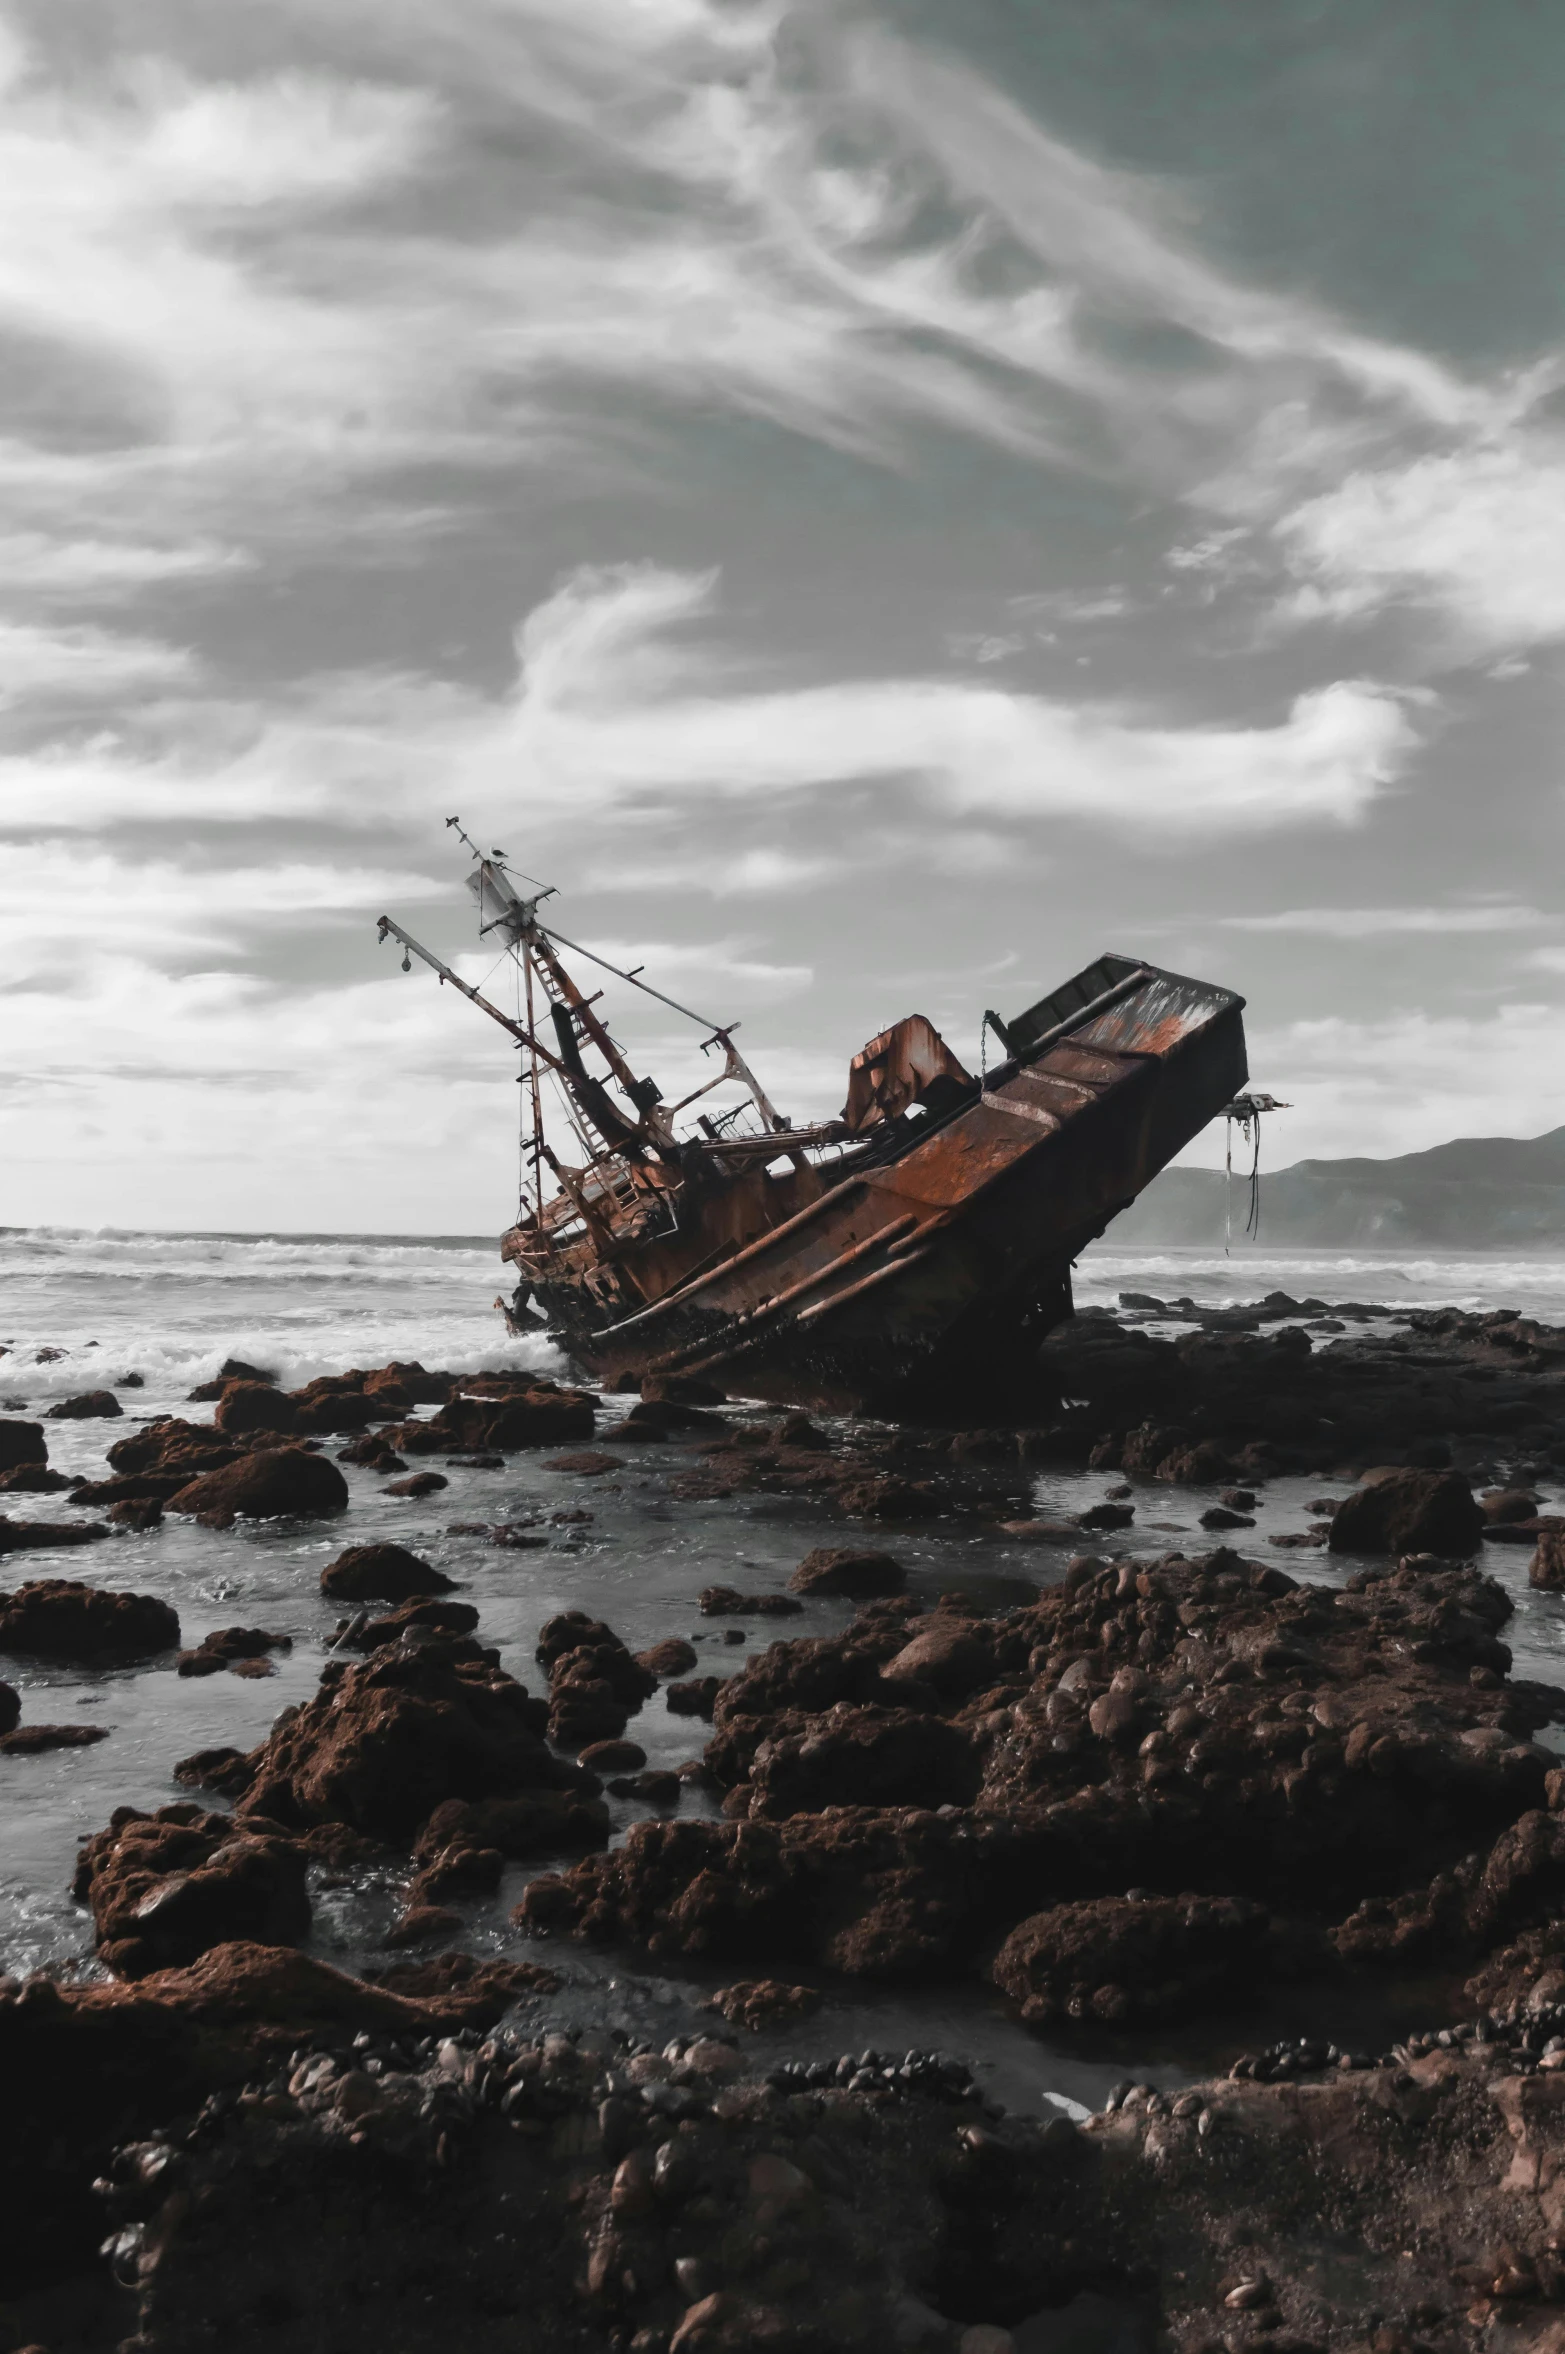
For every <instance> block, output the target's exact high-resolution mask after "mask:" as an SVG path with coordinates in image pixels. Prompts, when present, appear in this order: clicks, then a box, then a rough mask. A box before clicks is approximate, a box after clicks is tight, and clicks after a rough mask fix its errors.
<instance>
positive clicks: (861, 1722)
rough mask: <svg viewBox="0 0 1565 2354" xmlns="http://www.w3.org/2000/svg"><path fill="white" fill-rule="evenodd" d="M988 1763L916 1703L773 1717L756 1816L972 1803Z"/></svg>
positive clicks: (757, 1780)
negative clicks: (835, 1808) (816, 1715)
mask: <svg viewBox="0 0 1565 2354" xmlns="http://www.w3.org/2000/svg"><path fill="white" fill-rule="evenodd" d="M981 1773H982V1760H981V1757H980V1755H979V1753H978V1751H977V1750H976V1749H975V1748H974V1746H973V1744H972V1742H971V1741H970V1740H969V1739H968V1738H967V1736H966V1734H965V1733H963V1732H961V1731H960V1730H959V1729H958V1728H957V1727H956V1726H954V1725H951V1724H947V1723H946V1722H945V1721H944V1720H943V1719H942V1718H940V1717H935V1716H927V1715H922V1714H920V1713H919V1712H917V1711H916V1710H913V1709H909V1708H889V1709H887V1708H875V1707H861V1708H854V1707H851V1706H848V1705H846V1704H844V1703H839V1705H838V1706H837V1707H836V1708H834V1709H833V1710H832V1711H831V1713H830V1715H829V1716H828V1717H826V1718H825V1719H824V1720H822V1719H820V1718H808V1717H806V1718H803V1719H798V1720H793V1721H792V1722H790V1720H789V1718H787V1717H779V1718H777V1719H774V1720H773V1723H772V1727H771V1730H770V1731H769V1733H768V1736H767V1738H766V1740H765V1741H763V1742H762V1743H761V1744H760V1746H759V1748H758V1749H757V1751H756V1753H755V1756H754V1759H753V1761H752V1763H751V1766H750V1790H751V1799H750V1807H749V1812H750V1814H751V1816H752V1817H760V1816H763V1815H764V1816H770V1817H774V1818H775V1817H780V1816H783V1815H797V1814H806V1813H815V1812H817V1811H819V1810H820V1809H821V1808H823V1807H826V1806H834V1805H835V1806H915V1807H939V1806H965V1805H968V1804H970V1803H971V1801H972V1799H973V1798H974V1797H975V1796H976V1795H977V1791H978V1785H979V1781H980V1777H981Z"/></svg>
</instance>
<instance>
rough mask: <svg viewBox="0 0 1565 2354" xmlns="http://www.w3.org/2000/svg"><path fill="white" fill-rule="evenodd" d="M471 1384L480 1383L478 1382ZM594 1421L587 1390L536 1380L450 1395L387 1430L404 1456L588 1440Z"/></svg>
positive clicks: (458, 1452) (461, 1452) (537, 1445)
mask: <svg viewBox="0 0 1565 2354" xmlns="http://www.w3.org/2000/svg"><path fill="white" fill-rule="evenodd" d="M467 1386H469V1387H471V1388H477V1387H478V1382H477V1380H475V1381H474V1382H472V1383H471V1384H470V1385H467ZM593 1425H594V1414H593V1402H592V1399H591V1397H590V1396H589V1395H588V1394H587V1393H586V1392H585V1391H583V1390H562V1389H558V1388H556V1387H555V1385H554V1384H553V1383H552V1382H546V1381H543V1380H541V1379H538V1380H534V1381H532V1382H530V1383H529V1384H527V1385H526V1386H522V1387H517V1388H514V1389H512V1390H510V1391H508V1392H503V1393H502V1394H500V1395H495V1396H487V1397H475V1396H471V1395H463V1396H459V1397H453V1398H450V1399H448V1401H447V1402H446V1404H445V1405H443V1406H442V1407H441V1408H440V1411H439V1412H438V1413H437V1414H434V1415H432V1416H431V1417H430V1419H429V1420H428V1421H427V1422H402V1423H397V1424H395V1425H394V1426H393V1427H391V1428H390V1429H388V1430H387V1431H386V1432H385V1434H384V1435H385V1437H386V1438H387V1439H388V1440H389V1442H390V1443H391V1444H392V1445H393V1446H394V1447H396V1448H397V1449H398V1450H399V1451H400V1452H401V1453H402V1454H404V1455H452V1454H472V1453H475V1452H479V1451H488V1452H493V1451H495V1450H496V1449H498V1450H499V1452H501V1453H502V1454H504V1453H507V1452H509V1451H510V1450H511V1449H513V1448H517V1447H549V1446H560V1445H563V1444H566V1443H568V1442H569V1441H570V1440H572V1439H590V1438H591V1436H592V1433H593Z"/></svg>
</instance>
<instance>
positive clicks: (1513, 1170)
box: [1105, 1128, 1565, 1250]
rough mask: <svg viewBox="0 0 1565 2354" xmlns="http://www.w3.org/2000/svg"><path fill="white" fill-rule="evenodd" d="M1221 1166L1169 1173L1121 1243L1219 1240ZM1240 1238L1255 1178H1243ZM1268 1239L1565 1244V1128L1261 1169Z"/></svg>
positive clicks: (1137, 1211) (1119, 1235) (1438, 1246)
mask: <svg viewBox="0 0 1565 2354" xmlns="http://www.w3.org/2000/svg"><path fill="white" fill-rule="evenodd" d="M1225 1190H1226V1180H1225V1179H1224V1176H1223V1173H1222V1171H1221V1170H1220V1169H1165V1170H1164V1171H1163V1174H1162V1175H1161V1177H1155V1178H1154V1179H1153V1181H1152V1183H1151V1184H1150V1185H1149V1186H1148V1187H1147V1189H1146V1191H1145V1193H1143V1194H1142V1195H1141V1197H1140V1199H1139V1200H1138V1201H1135V1202H1133V1203H1132V1204H1131V1206H1130V1208H1129V1209H1128V1210H1125V1211H1123V1212H1122V1213H1121V1214H1120V1216H1119V1217H1117V1218H1116V1219H1115V1221H1114V1223H1113V1225H1112V1226H1111V1227H1110V1228H1109V1230H1108V1234H1107V1236H1106V1237H1105V1239H1106V1240H1107V1241H1108V1242H1110V1243H1122V1242H1135V1243H1150V1244H1152V1245H1154V1246H1156V1245H1158V1244H1173V1243H1196V1244H1202V1243H1214V1242H1217V1243H1220V1242H1221V1241H1222V1239H1223V1229H1224V1195H1225ZM1232 1199H1233V1232H1234V1238H1235V1240H1236V1241H1237V1240H1238V1239H1239V1238H1240V1237H1241V1236H1242V1235H1243V1233H1244V1227H1245V1220H1246V1218H1247V1217H1248V1215H1249V1207H1250V1186H1249V1179H1248V1177H1245V1178H1243V1179H1241V1178H1240V1177H1239V1175H1238V1174H1237V1171H1236V1173H1235V1176H1234V1179H1233V1197H1232ZM1260 1239H1261V1245H1262V1248H1263V1249H1264V1248H1265V1246H1266V1245H1267V1244H1268V1243H1300V1244H1304V1245H1306V1246H1310V1245H1317V1246H1319V1247H1321V1248H1323V1249H1335V1248H1337V1247H1339V1246H1341V1247H1344V1248H1346V1247H1353V1246H1358V1247H1360V1248H1363V1247H1372V1248H1373V1247H1379V1248H1381V1249H1394V1248H1397V1247H1399V1246H1402V1245H1407V1246H1410V1247H1411V1248H1414V1249H1424V1250H1546V1249H1549V1248H1551V1247H1558V1248H1565V1128H1553V1129H1551V1130H1550V1131H1549V1133H1548V1135H1547V1136H1459V1137H1457V1138H1455V1139H1454V1140H1453V1141H1452V1142H1451V1143H1450V1144H1437V1145H1434V1146H1432V1147H1431V1148H1430V1150H1429V1151H1428V1152H1410V1153H1403V1154H1401V1155H1400V1156H1399V1158H1397V1159H1396V1160H1391V1161H1370V1160H1362V1161H1296V1162H1295V1163H1294V1165H1293V1167H1292V1168H1291V1169H1279V1170H1278V1171H1277V1172H1276V1173H1275V1175H1271V1176H1268V1175H1267V1174H1266V1172H1265V1169H1264V1168H1263V1169H1262V1173H1261V1237H1260Z"/></svg>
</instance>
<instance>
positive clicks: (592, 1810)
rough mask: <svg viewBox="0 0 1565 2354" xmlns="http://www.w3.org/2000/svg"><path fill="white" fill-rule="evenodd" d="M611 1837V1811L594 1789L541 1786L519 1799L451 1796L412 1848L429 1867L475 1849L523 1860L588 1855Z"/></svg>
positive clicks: (429, 1821)
mask: <svg viewBox="0 0 1565 2354" xmlns="http://www.w3.org/2000/svg"><path fill="white" fill-rule="evenodd" d="M608 1838H609V1810H608V1808H607V1807H606V1806H605V1805H604V1804H603V1801H602V1800H601V1798H599V1797H597V1796H596V1795H595V1794H594V1793H593V1792H592V1791H591V1790H590V1789H587V1788H575V1789H565V1790H548V1789H538V1790H528V1791H525V1792H524V1793H523V1794H522V1795H521V1796H519V1797H516V1798H483V1799H456V1798H452V1799H447V1800H446V1802H445V1804H444V1805H443V1806H437V1807H436V1808H435V1810H434V1812H433V1814H432V1815H431V1816H430V1817H429V1819H428V1821H427V1822H426V1823H425V1825H424V1827H423V1829H422V1830H421V1831H420V1833H419V1835H418V1840H417V1843H416V1845H415V1847H414V1851H413V1852H414V1854H415V1856H416V1857H417V1859H418V1861H419V1862H420V1863H421V1864H423V1865H425V1866H429V1865H432V1864H434V1863H436V1862H437V1861H438V1859H440V1858H441V1857H444V1856H450V1855H452V1854H457V1855H462V1854H468V1853H471V1852H473V1851H474V1850H477V1851H480V1852H482V1851H485V1850H489V1851H493V1852H494V1853H497V1854H498V1855H500V1856H502V1857H505V1858H508V1859H509V1860H510V1861H512V1862H515V1863H525V1862H528V1861H530V1860H531V1859H532V1858H533V1857H534V1856H540V1855H586V1854H590V1853H591V1851H592V1850H593V1849H594V1848H599V1847H606V1846H607V1845H608Z"/></svg>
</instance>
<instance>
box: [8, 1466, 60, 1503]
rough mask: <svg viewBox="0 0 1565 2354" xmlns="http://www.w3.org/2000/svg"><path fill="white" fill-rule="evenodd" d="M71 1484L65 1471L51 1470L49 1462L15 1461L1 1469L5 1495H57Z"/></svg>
mask: <svg viewBox="0 0 1565 2354" xmlns="http://www.w3.org/2000/svg"><path fill="white" fill-rule="evenodd" d="M70 1485H71V1482H70V1480H69V1479H67V1477H66V1475H65V1473H64V1472H63V1471H51V1470H50V1469H49V1466H48V1464H47V1463H15V1464H13V1465H12V1467H11V1469H10V1470H9V1471H0V1495H3V1496H57V1495H59V1494H60V1493H61V1492H62V1491H63V1490H64V1489H66V1488H68V1487H69V1486H70Z"/></svg>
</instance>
